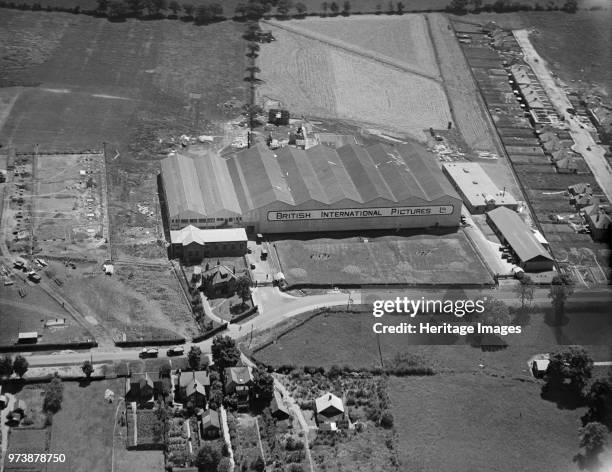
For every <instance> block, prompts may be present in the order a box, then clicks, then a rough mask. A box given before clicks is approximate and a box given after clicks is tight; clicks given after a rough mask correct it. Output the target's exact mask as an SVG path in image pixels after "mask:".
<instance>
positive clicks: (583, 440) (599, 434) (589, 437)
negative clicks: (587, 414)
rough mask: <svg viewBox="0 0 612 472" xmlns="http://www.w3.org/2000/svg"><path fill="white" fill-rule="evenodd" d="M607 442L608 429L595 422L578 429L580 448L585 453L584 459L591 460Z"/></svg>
mask: <svg viewBox="0 0 612 472" xmlns="http://www.w3.org/2000/svg"><path fill="white" fill-rule="evenodd" d="M607 442H608V428H606V427H605V426H604V425H603V424H601V423H598V422H596V421H594V422H592V423H587V425H586V426H585V427H584V428H580V447H583V448H584V450H585V452H586V454H585V455H586V459H587V460H593V459H595V458H596V457H597V455H598V454H599V453H600V452H601V451H602V450H603V448H604V446H605V445H606V444H607Z"/></svg>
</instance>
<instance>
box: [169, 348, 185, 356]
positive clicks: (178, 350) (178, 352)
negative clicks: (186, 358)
mask: <svg viewBox="0 0 612 472" xmlns="http://www.w3.org/2000/svg"><path fill="white" fill-rule="evenodd" d="M184 353H185V348H184V347H183V346H175V347H171V348H170V349H168V351H167V352H166V354H167V355H168V357H170V356H182V355H183V354H184Z"/></svg>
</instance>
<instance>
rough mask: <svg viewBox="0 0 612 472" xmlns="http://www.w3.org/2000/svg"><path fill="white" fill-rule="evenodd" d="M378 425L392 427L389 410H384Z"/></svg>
mask: <svg viewBox="0 0 612 472" xmlns="http://www.w3.org/2000/svg"><path fill="white" fill-rule="evenodd" d="M380 425H381V426H382V427H383V428H387V429H390V428H393V415H392V414H391V412H389V411H385V412H384V413H383V414H382V416H381V417H380Z"/></svg>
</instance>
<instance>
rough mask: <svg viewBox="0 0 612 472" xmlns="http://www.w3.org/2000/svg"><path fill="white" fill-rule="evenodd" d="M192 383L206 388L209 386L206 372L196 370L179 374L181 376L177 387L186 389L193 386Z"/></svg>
mask: <svg viewBox="0 0 612 472" xmlns="http://www.w3.org/2000/svg"><path fill="white" fill-rule="evenodd" d="M193 382H198V383H199V384H201V385H204V386H208V385H210V377H209V376H208V372H206V371H205V370H198V371H195V372H194V371H192V372H181V376H180V379H179V385H180V386H181V387H186V386H188V385H189V384H193Z"/></svg>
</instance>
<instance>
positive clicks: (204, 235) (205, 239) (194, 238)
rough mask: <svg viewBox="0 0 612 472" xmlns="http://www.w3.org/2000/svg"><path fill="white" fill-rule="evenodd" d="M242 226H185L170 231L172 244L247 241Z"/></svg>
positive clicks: (185, 244)
mask: <svg viewBox="0 0 612 472" xmlns="http://www.w3.org/2000/svg"><path fill="white" fill-rule="evenodd" d="M247 240H248V238H247V235H246V231H245V230H244V228H222V229H199V228H196V227H195V226H193V225H188V226H185V227H184V228H183V229H181V230H178V231H174V230H173V231H170V241H172V244H182V245H183V246H187V245H188V244H191V243H198V244H202V245H203V244H206V243H223V242H236V241H247Z"/></svg>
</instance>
